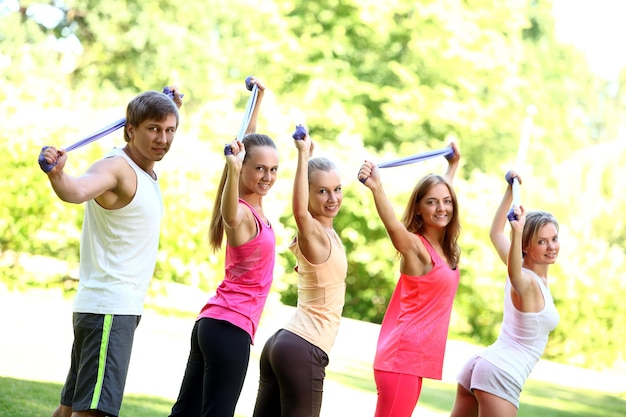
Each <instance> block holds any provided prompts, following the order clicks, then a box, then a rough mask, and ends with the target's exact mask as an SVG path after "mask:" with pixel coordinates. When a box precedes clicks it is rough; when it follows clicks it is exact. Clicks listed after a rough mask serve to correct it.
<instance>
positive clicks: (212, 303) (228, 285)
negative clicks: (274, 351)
mask: <svg viewBox="0 0 626 417" xmlns="http://www.w3.org/2000/svg"><path fill="white" fill-rule="evenodd" d="M239 203H241V204H244V205H245V206H247V207H248V208H249V209H250V211H251V212H252V214H253V215H254V218H255V220H256V222H257V227H258V234H257V235H256V237H255V238H254V239H252V240H250V241H249V242H246V243H244V244H243V245H240V246H237V247H232V246H229V245H226V260H225V263H224V264H225V265H224V266H225V269H226V273H225V277H224V280H223V281H222V282H221V283H220V285H219V286H218V287H217V290H216V293H215V295H214V296H213V297H211V298H210V299H209V301H208V302H207V303H206V305H205V306H204V307H203V308H202V310H201V311H200V314H199V315H198V319H200V318H203V317H207V318H213V319H217V320H225V321H227V322H229V323H231V324H233V325H235V326H237V327H240V328H241V329H243V330H245V331H246V332H247V333H248V334H249V335H250V342H251V343H254V335H255V334H256V330H257V327H258V325H259V320H260V318H261V313H262V312H263V307H264V306H265V301H266V300H267V294H268V293H269V291H270V287H271V285H272V279H273V276H274V275H273V273H274V261H275V259H276V238H275V236H274V229H272V228H271V227H270V226H269V225H267V224H265V223H263V220H262V219H261V217H260V216H259V215H258V213H257V212H256V211H255V210H254V209H253V208H252V206H250V204H248V203H247V202H245V201H244V200H242V199H239Z"/></svg>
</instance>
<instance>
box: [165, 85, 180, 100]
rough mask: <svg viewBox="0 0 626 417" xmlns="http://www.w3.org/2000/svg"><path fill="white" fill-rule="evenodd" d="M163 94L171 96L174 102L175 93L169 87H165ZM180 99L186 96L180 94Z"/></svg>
mask: <svg viewBox="0 0 626 417" xmlns="http://www.w3.org/2000/svg"><path fill="white" fill-rule="evenodd" d="M163 94H165V95H167V96H169V98H171V99H172V100H173V99H174V93H173V92H172V90H170V88H169V87H163ZM179 95H180V98H183V97H185V95H184V94H179Z"/></svg>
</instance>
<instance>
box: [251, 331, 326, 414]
mask: <svg viewBox="0 0 626 417" xmlns="http://www.w3.org/2000/svg"><path fill="white" fill-rule="evenodd" d="M327 365H328V355H326V353H325V352H324V351H323V350H322V349H320V348H318V347H317V346H315V345H313V344H311V343H309V342H307V341H306V340H304V339H303V338H301V337H300V336H297V335H295V334H293V333H291V332H290V331H288V330H284V329H281V330H279V331H277V332H276V333H275V334H274V335H273V336H272V337H270V338H269V339H268V340H267V342H266V343H265V346H264V347H263V352H262V353H261V360H260V372H261V376H260V381H259V392H258V394H257V398H256V404H255V406H254V414H253V417H278V416H280V417H303V416H307V417H308V416H312V417H318V416H319V414H320V409H321V408H322V393H323V388H324V377H325V376H326V371H325V368H326V366H327Z"/></svg>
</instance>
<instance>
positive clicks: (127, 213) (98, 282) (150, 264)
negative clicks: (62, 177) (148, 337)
mask: <svg viewBox="0 0 626 417" xmlns="http://www.w3.org/2000/svg"><path fill="white" fill-rule="evenodd" d="M109 157H122V158H124V159H126V161H127V162H128V164H129V165H130V166H131V167H132V168H133V169H134V170H135V173H136V175H137V190H136V193H135V196H134V197H133V199H132V201H131V202H130V203H128V205H127V206H125V207H122V208H120V209H116V210H107V209H104V208H102V207H101V206H100V205H99V204H98V203H97V202H96V201H95V200H90V201H88V202H87V203H86V207H85V218H84V220H83V230H82V238H81V242H80V271H79V278H80V280H79V284H78V292H77V294H76V298H75V300H74V312H78V313H95V314H128V315H141V313H142V312H143V303H144V298H145V295H146V292H147V290H148V285H149V284H150V280H151V279H152V274H153V273H154V268H155V265H156V260H157V252H158V247H159V234H160V227H161V218H162V215H163V201H162V198H161V190H160V188H159V184H158V182H157V181H155V180H154V179H153V178H152V177H151V176H150V175H148V173H146V172H145V171H144V170H143V169H141V168H140V167H139V166H138V165H136V164H135V163H134V162H133V161H132V160H131V159H130V158H129V157H128V156H127V155H126V154H125V153H124V151H123V150H122V149H121V148H114V149H113V150H112V151H111V152H109V153H108V154H107V155H105V158H109Z"/></svg>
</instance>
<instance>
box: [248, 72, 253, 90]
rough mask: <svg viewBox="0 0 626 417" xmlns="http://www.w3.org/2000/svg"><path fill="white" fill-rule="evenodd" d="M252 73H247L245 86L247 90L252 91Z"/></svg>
mask: <svg viewBox="0 0 626 417" xmlns="http://www.w3.org/2000/svg"><path fill="white" fill-rule="evenodd" d="M252 87H253V85H252V75H248V76H247V77H246V88H247V89H248V91H252Z"/></svg>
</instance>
